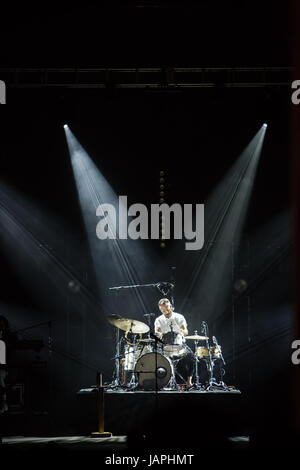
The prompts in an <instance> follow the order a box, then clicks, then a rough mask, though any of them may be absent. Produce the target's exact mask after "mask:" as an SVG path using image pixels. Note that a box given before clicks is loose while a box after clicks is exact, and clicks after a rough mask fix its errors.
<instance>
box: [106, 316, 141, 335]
mask: <svg viewBox="0 0 300 470" xmlns="http://www.w3.org/2000/svg"><path fill="white" fill-rule="evenodd" d="M107 319H108V321H109V323H110V324H111V325H113V326H116V327H117V328H120V330H123V331H129V332H131V333H148V331H149V330H150V328H149V326H148V325H146V323H143V322H141V321H138V320H131V319H130V318H124V317H121V316H120V315H108V317H107Z"/></svg>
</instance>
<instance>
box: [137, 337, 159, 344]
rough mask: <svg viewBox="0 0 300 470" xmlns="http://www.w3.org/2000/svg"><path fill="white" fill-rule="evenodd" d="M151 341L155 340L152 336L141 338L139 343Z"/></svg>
mask: <svg viewBox="0 0 300 470" xmlns="http://www.w3.org/2000/svg"><path fill="white" fill-rule="evenodd" d="M152 341H155V339H152V338H142V339H140V341H139V342H140V343H152Z"/></svg>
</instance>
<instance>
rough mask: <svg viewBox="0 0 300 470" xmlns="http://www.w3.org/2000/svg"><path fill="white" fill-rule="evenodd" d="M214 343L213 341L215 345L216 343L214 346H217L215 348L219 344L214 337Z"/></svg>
mask: <svg viewBox="0 0 300 470" xmlns="http://www.w3.org/2000/svg"><path fill="white" fill-rule="evenodd" d="M212 341H213V343H214V345H215V346H218V342H217V340H216V337H215V336H213V337H212Z"/></svg>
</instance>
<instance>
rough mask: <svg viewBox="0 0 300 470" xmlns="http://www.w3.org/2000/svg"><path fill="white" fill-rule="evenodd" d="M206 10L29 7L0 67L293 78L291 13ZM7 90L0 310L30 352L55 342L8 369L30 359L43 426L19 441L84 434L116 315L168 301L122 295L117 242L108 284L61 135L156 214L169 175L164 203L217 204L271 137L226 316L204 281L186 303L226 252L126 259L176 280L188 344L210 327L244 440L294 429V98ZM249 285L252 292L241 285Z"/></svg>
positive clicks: (229, 245)
mask: <svg viewBox="0 0 300 470" xmlns="http://www.w3.org/2000/svg"><path fill="white" fill-rule="evenodd" d="M200 3H201V4H199V5H198V6H196V5H195V4H193V3H189V2H186V6H185V8H183V7H182V8H180V7H179V6H178V4H176V2H175V4H173V6H172V5H171V4H170V2H169V3H165V4H164V8H157V9H154V8H149V5H148V4H146V3H145V2H142V3H141V5H142V7H141V8H135V6H134V3H133V2H132V3H131V4H130V5H129V6H128V5H127V6H126V5H125V6H123V7H122V8H121V7H120V6H119V5H118V4H117V3H115V4H114V7H112V8H108V7H107V8H106V9H101V8H98V9H96V8H94V9H88V8H86V9H83V8H81V9H80V8H78V9H77V8H73V9H72V11H69V10H68V9H66V8H61V10H59V11H54V10H52V11H48V12H45V11H44V10H43V12H41V11H40V10H35V11H34V13H33V15H31V16H30V15H29V14H28V12H24V11H21V12H19V14H18V19H17V20H16V21H15V20H14V21H12V18H13V14H12V13H11V12H8V13H7V15H8V16H7V18H8V20H9V21H8V22H7V24H5V23H4V25H3V30H2V32H1V34H2V37H3V38H6V41H7V44H8V46H7V48H6V49H4V50H3V51H2V52H1V54H2V58H1V63H2V66H3V67H6V66H7V67H8V66H13V67H15V66H18V67H22V66H39V67H43V66H45V67H51V66H72V67H73V66H74V67H76V66H91V67H92V66H113V65H115V66H118V67H121V66H125V65H126V66H151V65H153V66H154V65H155V66H163V67H169V66H176V65H177V66H178V65H180V66H189V67H191V66H236V65H239V66H251V65H255V66H259V65H262V66H288V65H290V59H289V40H290V36H289V16H288V14H289V10H288V6H289V5H288V3H284V5H285V6H283V2H280V3H281V5H279V6H277V5H276V6H274V5H272V10H271V9H270V6H269V5H265V4H264V5H261V3H258V2H254V3H253V2H251V5H250V4H249V3H248V2H226V6H225V5H222V6H221V5H218V6H217V5H215V6H214V8H213V7H212V6H211V4H210V3H209V2H200ZM22 15H24V16H23V20H22ZM11 25H13V29H9V26H11ZM8 30H9V35H8ZM54 31H55V32H54ZM0 78H1V77H0ZM7 85H8V89H7V105H6V106H5V109H3V108H4V107H1V113H0V119H1V141H0V148H1V162H0V174H1V186H0V191H1V208H0V209H1V219H0V221H1V246H0V249H1V271H2V282H1V299H0V313H1V314H2V315H4V316H5V317H7V318H8V320H9V322H10V327H11V330H12V331H19V332H18V337H19V339H42V340H43V341H44V347H43V348H42V349H41V351H40V352H34V351H26V352H24V351H23V352H18V353H15V355H14V357H13V360H14V361H16V362H18V363H20V362H21V363H22V364H23V366H22V369H21V370H20V369H17V368H15V369H12V371H11V375H10V380H11V381H12V383H14V382H15V383H24V384H25V386H26V393H25V402H24V406H23V408H22V407H21V411H24V412H25V415H26V416H29V417H30V419H29V418H28V422H27V424H26V425H25V426H24V429H26V430H27V432H29V433H30V432H31V434H32V432H35V433H43V432H44V433H49V432H50V433H52V434H53V433H57V434H62V433H76V431H77V428H76V426H77V424H78V423H77V420H76V413H77V411H78V406H79V404H78V399H77V396H76V392H77V391H78V390H79V389H80V388H82V387H85V386H89V385H91V384H95V381H96V371H98V370H99V371H101V372H102V373H103V377H104V381H105V382H107V383H108V382H110V381H111V380H112V375H113V367H114V363H113V360H112V357H113V355H114V341H115V333H116V331H115V328H114V327H112V326H110V324H109V323H108V321H107V319H106V317H107V315H108V314H111V313H117V314H119V315H122V316H125V317H129V318H135V319H139V320H141V321H144V317H143V314H144V313H149V312H154V313H155V314H156V315H158V313H159V312H158V309H157V301H158V299H159V298H160V297H162V295H161V294H160V292H159V291H158V290H157V289H156V288H148V289H144V290H143V292H142V295H143V300H144V304H143V305H142V304H140V303H139V302H138V299H137V298H136V297H135V296H134V295H133V294H132V293H129V291H122V292H121V293H119V294H118V295H116V294H114V293H112V292H109V291H108V287H110V286H115V285H120V284H125V285H127V284H128V279H127V278H126V276H124V274H123V272H122V271H121V270H120V271H116V269H115V265H114V264H112V263H111V262H110V260H111V248H108V243H109V242H107V241H100V240H99V241H98V243H99V251H98V258H97V261H98V265H97V272H98V273H100V281H101V282H100V283H102V284H101V285H102V288H101V289H99V286H98V284H97V279H96V275H95V270H94V267H93V262H92V257H91V253H90V249H89V246H88V239H87V236H86V233H85V228H84V224H83V220H82V214H81V212H80V206H79V201H78V196H77V192H76V185H75V181H74V178H73V173H72V167H71V163H70V157H69V153H68V147H67V143H66V139H65V134H64V129H63V124H65V123H68V125H69V126H70V128H71V130H72V132H73V133H74V135H75V136H76V138H77V139H78V140H79V141H80V143H81V145H82V146H83V147H84V149H85V150H86V151H87V153H88V154H89V156H90V157H91V158H92V159H93V161H94V163H95V164H96V165H97V167H98V168H99V170H100V171H101V173H102V174H103V176H104V177H105V178H106V179H107V181H108V182H109V183H110V184H111V186H112V187H113V189H114V190H115V192H116V193H117V194H118V195H127V196H128V202H129V204H132V203H134V202H140V203H144V204H146V205H147V206H148V207H149V206H150V204H151V203H158V202H159V178H160V171H164V172H165V180H166V197H165V199H166V202H167V203H168V204H170V205H171V204H172V203H175V202H178V203H181V204H183V203H193V204H195V203H205V201H206V200H207V198H208V196H209V195H210V194H211V193H212V192H213V190H214V188H215V187H216V185H217V184H218V183H219V182H220V181H221V180H222V178H223V177H224V175H225V174H226V172H227V171H228V170H229V169H230V167H231V166H232V165H233V164H234V162H235V161H236V160H237V158H238V157H239V155H240V153H241V152H242V150H243V149H244V148H245V147H246V146H247V144H248V143H249V141H250V140H251V139H252V137H253V136H254V135H255V134H256V133H257V132H258V130H259V129H260V127H261V126H262V124H263V123H264V122H266V123H267V124H268V128H267V131H266V137H265V141H264V145H263V149H262V154H261V158H260V160H259V164H258V169H257V175H256V178H255V182H254V187H253V191H252V195H251V200H250V204H249V208H248V211H247V216H246V220H245V225H244V228H243V232H242V238H241V241H240V243H238V242H237V240H235V233H232V240H227V241H226V242H225V244H224V248H223V249H224V250H225V251H226V250H227V251H228V252H229V251H230V287H229V290H228V291H227V292H225V293H226V298H225V300H224V303H223V305H222V308H220V307H218V308H217V309H216V310H214V311H213V313H212V314H211V313H210V314H208V310H209V311H211V309H207V306H208V303H207V302H209V300H207V299H203V298H199V295H197V292H198V282H199V283H200V282H202V279H201V276H199V278H197V282H196V283H195V285H194V286H193V289H192V290H191V292H190V294H189V296H188V297H187V292H188V291H189V286H190V284H191V281H192V273H194V272H195V269H196V267H197V264H199V263H200V261H201V256H203V253H205V250H206V249H207V248H208V247H209V246H211V245H213V246H216V245H218V244H219V245H220V244H222V243H223V241H222V240H219V239H209V238H206V240H205V245H204V248H203V250H201V252H194V251H190V252H188V251H185V250H184V247H183V246H182V243H179V242H178V241H176V242H175V241H172V240H170V241H167V243H166V247H165V248H161V247H160V243H159V241H156V240H154V241H147V242H145V241H144V242H143V244H139V243H138V241H137V242H132V241H131V242H128V248H129V250H130V259H131V261H132V263H133V265H134V269H135V280H136V282H137V283H138V282H139V283H156V282H159V281H170V279H171V267H176V289H175V293H174V295H175V307H176V310H177V311H179V312H181V313H183V314H184V315H185V317H186V319H187V321H188V325H189V330H190V333H192V332H193V331H194V330H198V332H199V331H200V324H201V321H203V320H204V321H206V322H207V323H208V325H209V328H210V334H211V335H215V336H216V337H217V339H218V340H219V342H220V344H221V346H222V349H223V354H224V358H225V360H226V362H227V364H226V375H225V377H224V380H225V382H226V384H227V385H234V386H236V387H237V388H238V389H240V390H241V391H242V393H243V395H244V397H245V400H246V406H245V415H244V416H242V417H241V422H242V424H243V430H244V431H245V432H251V431H252V429H253V428H254V429H258V427H259V426H258V424H259V425H260V426H263V427H267V428H269V429H271V428H272V427H273V429H274V425H276V429H277V428H278V427H281V426H282V425H284V424H286V423H288V422H289V418H290V408H289V407H290V371H289V369H290V362H291V361H290V354H291V347H290V345H291V341H292V302H293V294H292V289H291V275H292V274H291V261H292V256H291V229H290V183H289V176H290V175H289V172H290V164H289V140H290V135H289V108H290V101H289V100H290V89H289V88H286V87H284V86H282V87H281V86H275V87H270V86H266V87H257V88H254V87H252V88H250V87H245V88H226V87H224V86H223V85H222V83H216V85H215V87H213V88H202V89H185V90H179V89H176V90H174V89H169V88H168V87H162V88H160V89H157V90H145V89H143V90H121V89H118V88H117V87H114V86H108V87H107V88H106V89H78V88H77V89H66V88H64V87H57V88H47V87H46V88H44V89H35V88H34V89H30V88H18V87H14V86H13V83H11V84H9V83H8V84H7ZM10 85H11V86H10ZM212 215H213V214H212ZM95 220H96V219H95ZM95 227H96V222H95ZM135 244H136V245H137V244H138V245H139V249H138V250H136V248H135V247H136V245H135ZM100 245H101V246H100ZM125 246H126V245H125ZM135 250H136V251H135ZM143 250H145V252H144V251H143ZM144 253H145V254H144ZM211 262H212V263H213V262H214V261H213V260H212V261H211ZM215 269H216V270H217V269H218V265H217V264H216V266H215ZM241 279H242V280H245V281H246V289H245V290H239V284H236V281H239V280H241ZM227 280H228V279H226V280H224V284H226V282H225V281H227ZM70 282H71V284H70ZM74 283H75V284H74ZM220 289H222V285H221V286H220V285H210V286H209V296H208V297H209V299H213V298H214V296H216V298H217V296H218V294H219V292H220ZM40 323H43V324H42V325H40V326H35V325H39V324H40ZM31 326H35V327H34V328H32V329H28V330H25V331H20V330H23V329H25V328H28V327H31ZM49 336H50V337H51V344H50V345H49ZM49 346H50V349H49ZM26 426H27V427H26Z"/></svg>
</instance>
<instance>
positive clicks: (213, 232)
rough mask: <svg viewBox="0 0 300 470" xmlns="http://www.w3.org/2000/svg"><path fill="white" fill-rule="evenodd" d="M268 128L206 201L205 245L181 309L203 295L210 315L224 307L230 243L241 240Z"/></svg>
mask: <svg viewBox="0 0 300 470" xmlns="http://www.w3.org/2000/svg"><path fill="white" fill-rule="evenodd" d="M265 131H266V126H262V127H261V129H260V130H259V132H258V133H257V134H256V136H255V137H254V138H253V139H252V141H251V142H250V143H249V144H248V146H247V148H246V149H245V150H244V151H243V153H242V154H241V156H240V157H239V159H238V160H237V162H236V163H235V164H234V166H233V167H232V168H231V170H230V171H229V172H228V173H227V175H226V176H225V178H224V179H223V180H222V182H221V183H220V184H219V185H218V187H217V188H216V190H215V191H214V193H213V194H212V196H211V197H210V198H209V199H208V201H207V203H206V205H205V207H206V214H207V216H206V236H205V239H206V243H205V248H204V249H203V250H202V252H201V253H200V255H199V257H198V259H197V262H196V265H195V268H194V270H193V273H192V281H191V282H190V284H189V286H188V288H187V293H186V295H185V297H184V300H183V303H182V309H184V308H185V306H186V304H187V303H188V302H190V301H191V299H192V300H193V303H194V304H195V303H196V304H197V302H198V299H201V304H202V306H203V308H204V310H205V314H206V315H207V318H210V319H211V317H213V316H215V315H218V314H220V312H221V311H222V310H223V308H224V300H225V297H226V293H227V292H228V289H229V286H230V282H231V275H230V269H229V261H230V255H231V252H230V244H232V243H233V242H235V243H239V239H240V235H241V232H242V227H243V224H244V220H245V217H246V212H247V207H248V204H249V200H250V196H251V191H252V187H253V182H254V177H255V174H256V169H257V165H258V161H259V157H260V154H261V151H262V145H263V141H264V137H265ZM222 244H223V246H222ZM196 288H197V292H196ZM192 308H193V307H192V306H191V309H192Z"/></svg>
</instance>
